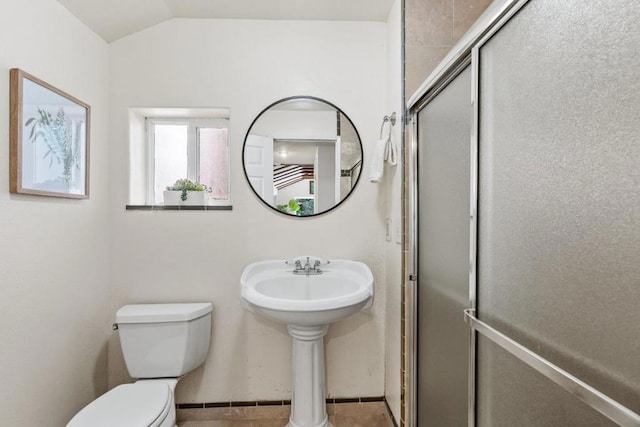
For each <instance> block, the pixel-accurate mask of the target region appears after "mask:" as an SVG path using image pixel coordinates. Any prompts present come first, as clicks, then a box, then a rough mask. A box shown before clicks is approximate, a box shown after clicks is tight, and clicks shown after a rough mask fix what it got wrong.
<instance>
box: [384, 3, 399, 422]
mask: <svg viewBox="0 0 640 427" xmlns="http://www.w3.org/2000/svg"><path fill="white" fill-rule="evenodd" d="M400 3H401V2H400V0H396V1H395V2H394V3H393V6H392V8H391V11H390V12H389V17H388V18H387V33H386V40H387V76H386V85H387V86H386V87H387V100H386V106H387V109H386V114H391V113H392V112H394V111H395V112H396V115H397V117H398V120H397V122H396V125H395V127H394V128H393V133H392V138H393V140H394V141H395V143H396V144H397V147H398V165H397V166H396V167H389V166H387V167H386V170H385V177H384V182H383V184H382V185H381V187H380V189H379V191H380V192H381V193H382V194H384V196H383V197H384V198H385V200H386V201H385V203H384V207H385V208H384V209H385V212H386V213H385V217H387V218H391V228H392V238H391V242H387V243H386V244H385V247H384V252H385V265H386V267H385V269H386V272H385V273H386V274H385V282H386V286H385V291H386V296H385V299H386V304H385V324H386V327H385V331H386V335H385V347H386V349H387V352H386V353H385V396H386V398H387V402H388V403H389V407H390V408H391V411H392V412H393V416H394V417H395V419H396V421H397V422H398V423H400V395H401V389H400V378H401V374H400V372H401V368H402V367H401V362H400V360H401V358H400V355H401V350H402V348H401V340H400V337H401V324H400V309H401V303H402V299H401V296H402V293H401V292H402V245H401V242H399V241H398V240H397V235H398V234H399V233H400V234H401V232H402V226H403V224H402V197H401V196H402V165H401V163H402V160H403V156H402V150H401V149H402V130H403V125H402V111H403V106H402V88H401V81H402V50H401V49H402V39H401V31H402V27H401V24H402V17H401V14H402V10H401V5H400Z"/></svg>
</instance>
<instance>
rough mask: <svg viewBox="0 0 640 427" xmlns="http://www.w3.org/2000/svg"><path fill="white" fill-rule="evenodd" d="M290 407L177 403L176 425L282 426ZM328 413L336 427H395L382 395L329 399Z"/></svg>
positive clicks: (264, 403) (279, 402)
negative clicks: (245, 423)
mask: <svg viewBox="0 0 640 427" xmlns="http://www.w3.org/2000/svg"><path fill="white" fill-rule="evenodd" d="M290 405H291V401H290V400H259V401H232V402H207V403H180V404H178V405H176V406H177V408H178V414H177V415H178V421H179V422H178V425H179V426H185V427H186V426H192V425H193V426H200V424H197V423H198V422H207V421H211V422H212V424H210V425H215V426H217V425H218V424H216V423H215V422H216V421H217V422H219V423H222V424H220V425H223V424H224V422H229V420H233V422H237V423H239V424H238V425H244V424H242V422H243V420H244V421H245V422H246V421H247V420H253V422H255V421H256V420H260V422H261V423H262V424H260V425H263V424H264V425H265V426H267V425H269V426H271V425H272V424H269V422H273V425H280V424H282V425H284V424H286V421H287V420H288V417H289V414H290V411H291V406H290ZM327 414H328V415H329V418H330V419H332V420H334V421H335V422H336V423H337V424H336V423H334V425H339V426H351V425H362V422H365V423H366V424H365V425H368V426H372V427H398V423H397V422H396V420H395V418H394V417H393V414H392V413H391V410H390V408H389V405H388V403H387V401H386V399H385V398H384V397H382V396H373V397H371V396H369V397H346V398H330V399H327ZM356 421H357V422H356ZM193 423H196V424H193ZM278 423H280V424H278ZM283 423H284V424H283ZM202 425H204V424H202ZM207 425H209V424H207ZM224 425H226V424H224ZM234 425H235V424H234ZM251 425H253V424H251Z"/></svg>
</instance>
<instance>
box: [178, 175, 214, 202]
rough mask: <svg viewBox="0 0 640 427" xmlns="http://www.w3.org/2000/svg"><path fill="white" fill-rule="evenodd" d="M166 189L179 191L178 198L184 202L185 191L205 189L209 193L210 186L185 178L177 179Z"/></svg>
mask: <svg viewBox="0 0 640 427" xmlns="http://www.w3.org/2000/svg"><path fill="white" fill-rule="evenodd" d="M167 191H181V193H180V199H181V200H182V201H183V202H184V201H185V200H187V197H188V193H187V191H206V192H207V193H211V187H209V186H208V185H204V184H200V183H199V182H193V181H191V180H189V179H186V178H185V179H179V180H177V181H176V182H175V183H174V184H173V185H168V186H167Z"/></svg>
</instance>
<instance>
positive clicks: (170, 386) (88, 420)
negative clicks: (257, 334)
mask: <svg viewBox="0 0 640 427" xmlns="http://www.w3.org/2000/svg"><path fill="white" fill-rule="evenodd" d="M211 310H212V305H211V303H190V304H136V305H126V306H124V307H122V308H121V309H119V310H118V312H117V313H116V328H117V329H118V332H119V336H120V344H121V346H122V354H123V355H124V360H125V363H126V365H127V370H128V371H129V375H131V377H133V378H138V381H136V382H135V383H133V384H123V385H120V386H117V387H115V388H113V389H112V390H110V391H108V392H107V393H105V394H103V395H102V396H100V397H99V398H97V399H96V400H94V401H93V402H91V403H90V404H88V405H87V406H85V407H84V408H83V409H82V410H81V411H80V412H78V413H77V414H76V416H74V417H73V419H71V421H69V423H68V424H67V427H116V426H117V427H175V425H176V409H175V399H174V391H175V388H176V385H177V384H178V381H179V380H180V378H181V377H182V376H184V375H186V374H187V373H189V372H191V371H192V370H194V369H195V368H197V367H198V366H200V365H201V364H202V363H203V362H204V360H205V359H206V357H207V354H208V352H209V344H210V339H211Z"/></svg>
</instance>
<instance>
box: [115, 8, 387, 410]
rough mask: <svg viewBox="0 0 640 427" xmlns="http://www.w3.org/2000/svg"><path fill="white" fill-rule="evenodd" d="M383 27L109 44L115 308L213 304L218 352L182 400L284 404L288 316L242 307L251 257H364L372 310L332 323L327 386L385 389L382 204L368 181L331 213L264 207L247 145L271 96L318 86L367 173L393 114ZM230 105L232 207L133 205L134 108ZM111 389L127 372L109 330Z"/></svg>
mask: <svg viewBox="0 0 640 427" xmlns="http://www.w3.org/2000/svg"><path fill="white" fill-rule="evenodd" d="M385 43H386V42H385V24H383V23H352V22H310V21H306V22H286V21H284V22H283V21H242V20H236V21H232V20H228V21H227V20H181V19H176V20H172V21H168V22H165V23H163V24H160V25H157V26H155V27H152V28H149V29H147V30H144V31H142V32H140V33H137V34H134V35H132V36H129V37H126V38H124V39H121V40H119V41H117V42H114V43H112V44H111V45H110V73H111V74H110V77H111V89H110V93H111V97H110V111H111V122H110V126H111V132H112V134H111V138H110V142H111V152H110V154H111V158H112V167H111V182H112V184H113V185H112V199H113V203H112V208H111V214H112V223H111V230H112V232H113V253H114V259H113V265H112V270H111V281H112V298H111V310H112V311H115V309H116V308H117V307H119V306H120V305H122V304H126V303H134V302H161V301H162V302H164V301H212V302H213V304H214V313H213V322H214V325H213V332H212V347H211V352H210V355H209V357H208V360H207V362H206V363H205V365H204V367H202V368H199V369H198V370H197V371H195V372H193V373H192V374H190V375H189V376H187V377H186V378H185V379H184V380H182V381H181V382H180V384H179V385H178V389H177V401H178V402H215V401H229V400H255V399H282V398H287V396H289V394H290V380H291V378H290V362H291V349H290V338H289V336H288V335H287V332H286V330H285V327H284V325H280V324H277V323H274V322H270V321H268V320H265V319H263V318H261V317H259V316H257V315H254V314H251V313H248V312H247V311H245V310H243V309H242V307H241V306H240V295H239V293H240V284H239V278H240V275H241V273H242V269H243V268H244V266H245V265H247V264H248V263H250V262H252V261H256V260H260V259H267V258H290V257H294V256H298V255H307V254H314V255H318V256H320V257H325V258H350V259H355V260H360V261H363V262H365V263H367V264H368V265H369V266H370V267H371V268H372V270H373V273H374V278H375V281H376V288H375V292H376V297H375V304H374V306H373V308H372V309H371V310H369V311H368V312H365V313H362V314H358V315H355V316H353V317H352V318H350V319H348V320H345V321H342V322H339V323H336V324H334V325H332V326H331V328H330V330H329V334H328V336H327V338H326V356H327V367H328V374H327V386H328V392H329V395H330V396H332V397H340V396H381V395H383V393H384V382H385V374H384V370H385V367H384V363H385V356H384V353H385V348H384V343H385V342H384V339H385V324H384V310H385V290H384V281H385V271H384V257H385V247H384V234H383V218H384V212H383V207H382V206H381V205H380V203H378V201H377V197H376V194H377V192H378V188H376V187H375V186H373V185H372V184H369V183H368V182H366V181H365V180H362V181H361V183H360V184H359V185H358V187H357V188H356V190H355V192H354V194H353V195H352V196H351V197H350V198H349V199H348V200H347V201H346V202H345V203H343V204H342V205H341V206H340V207H339V208H338V209H335V210H334V211H332V212H331V213H329V214H327V215H324V216H320V217H314V218H313V219H300V218H293V217H290V216H285V215H281V214H278V213H277V212H274V211H273V210H271V209H269V208H267V207H265V206H264V205H263V204H262V202H260V201H259V200H258V199H257V198H256V197H255V195H254V194H253V192H252V191H251V189H250V187H249V184H248V183H247V181H246V179H245V177H244V173H243V171H242V159H241V155H242V143H243V140H244V136H245V133H246V131H247V129H248V127H249V125H250V124H251V122H252V120H253V119H254V117H255V116H256V115H257V114H258V113H259V112H260V111H262V109H264V108H265V107H266V106H267V105H269V104H271V103H272V102H274V101H276V100H278V99H281V98H284V97H288V96H292V95H313V96H317V97H320V98H324V99H326V100H328V101H330V102H332V103H334V104H335V105H337V106H339V107H340V108H341V109H343V110H344V112H345V113H346V114H347V115H349V117H350V118H351V119H352V121H353V122H354V124H355V126H356V127H357V128H358V130H359V132H360V135H361V136H362V137H363V143H364V144H363V145H364V147H365V153H364V163H365V168H366V167H367V165H368V162H369V160H370V157H371V151H370V147H371V144H372V142H373V141H374V140H375V139H376V138H377V133H378V131H379V125H380V120H381V118H382V116H383V114H384V113H385V110H386V108H385V95H384V91H385V89H384V88H385V87H386V81H385V68H386V62H385ZM129 107H229V108H230V147H231V191H232V195H231V198H232V201H233V211H231V212H135V211H125V209H124V208H125V204H126V203H127V197H128V195H127V190H128V180H127V176H128V170H127V155H128V154H127V153H128V148H127V139H128V135H129V132H128V127H127V120H128V115H127V108H129ZM110 343H111V344H113V345H110V346H109V384H110V386H114V385H116V384H118V383H121V382H125V381H127V380H128V378H127V375H126V372H125V370H124V365H123V360H122V356H121V354H120V349H119V346H118V342H117V339H116V335H115V334H114V335H113V337H112V339H111V341H110Z"/></svg>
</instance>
